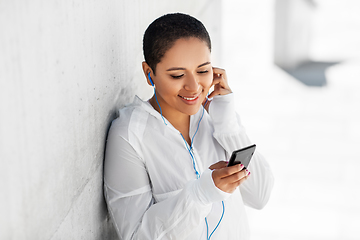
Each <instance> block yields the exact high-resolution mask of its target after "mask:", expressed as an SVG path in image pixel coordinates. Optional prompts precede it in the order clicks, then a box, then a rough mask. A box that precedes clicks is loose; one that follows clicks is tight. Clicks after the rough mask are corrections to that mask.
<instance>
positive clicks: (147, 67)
mask: <svg viewBox="0 0 360 240" xmlns="http://www.w3.org/2000/svg"><path fill="white" fill-rule="evenodd" d="M142 68H143V71H144V74H145V77H146V80H147V83H148V84H149V85H150V86H152V84H151V82H150V79H149V77H148V75H149V73H150V76H151V75H154V74H153V72H152V71H151V67H150V66H149V65H148V64H147V63H146V62H145V61H144V62H142ZM151 78H152V79H153V77H152V76H151ZM153 81H154V80H153Z"/></svg>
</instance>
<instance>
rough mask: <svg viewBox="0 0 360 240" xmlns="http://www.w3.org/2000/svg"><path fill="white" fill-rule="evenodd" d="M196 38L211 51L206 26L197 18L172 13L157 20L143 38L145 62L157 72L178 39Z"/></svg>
mask: <svg viewBox="0 0 360 240" xmlns="http://www.w3.org/2000/svg"><path fill="white" fill-rule="evenodd" d="M190 37H195V38H198V39H200V40H202V41H204V42H205V43H206V44H207V45H208V47H209V50H210V51H211V41H210V36H209V33H208V32H207V30H206V28H205V26H204V25H203V24H202V23H201V22H200V21H199V20H197V19H196V18H194V17H192V16H190V15H187V14H183V13H170V14H166V15H163V16H161V17H159V18H157V19H155V20H154V21H153V22H152V23H151V24H150V25H149V26H148V28H147V29H146V31H145V34H144V38H143V52H144V58H145V62H146V63H147V64H148V65H149V66H150V67H151V69H152V70H153V71H154V74H155V71H156V65H157V64H158V63H159V62H160V61H161V59H162V58H163V56H164V55H165V53H166V51H167V50H169V49H170V48H171V47H172V46H173V45H174V44H175V42H176V41H177V40H178V39H181V38H190Z"/></svg>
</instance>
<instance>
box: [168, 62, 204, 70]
mask: <svg viewBox="0 0 360 240" xmlns="http://www.w3.org/2000/svg"><path fill="white" fill-rule="evenodd" d="M210 63H211V62H206V63H203V64H200V65H199V66H197V68H200V67H203V66H205V65H208V64H210ZM176 70H186V69H185V68H182V67H173V68H169V69H168V70H166V71H176Z"/></svg>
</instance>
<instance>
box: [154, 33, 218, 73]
mask: <svg viewBox="0 0 360 240" xmlns="http://www.w3.org/2000/svg"><path fill="white" fill-rule="evenodd" d="M210 61H211V52H210V49H209V47H208V45H207V44H206V42H204V41H202V40H200V39H198V38H194V37H191V38H180V39H178V40H176V42H175V43H174V45H173V46H172V47H171V48H170V49H169V50H167V51H166V52H165V54H164V56H163V58H162V59H161V61H160V62H159V63H158V64H157V69H158V68H160V69H162V68H167V67H183V68H193V67H194V66H199V65H200V64H202V63H205V62H210Z"/></svg>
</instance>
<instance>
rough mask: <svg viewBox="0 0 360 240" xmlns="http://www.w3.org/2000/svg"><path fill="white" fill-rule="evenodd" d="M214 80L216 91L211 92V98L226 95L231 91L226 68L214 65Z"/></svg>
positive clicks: (213, 84)
mask: <svg viewBox="0 0 360 240" xmlns="http://www.w3.org/2000/svg"><path fill="white" fill-rule="evenodd" d="M213 75H214V77H213V82H212V86H214V91H213V92H211V93H210V95H209V98H212V97H214V96H216V95H226V94H229V93H231V92H232V91H231V89H230V87H229V85H228V82H227V75H226V72H225V70H224V69H221V68H216V67H213Z"/></svg>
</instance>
